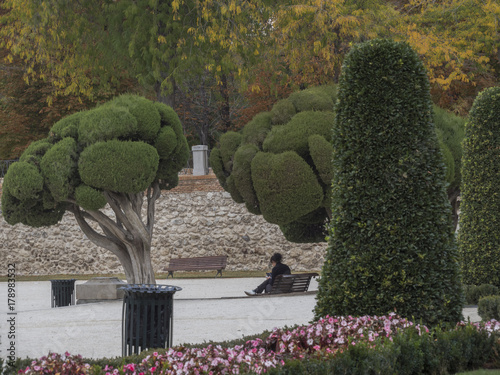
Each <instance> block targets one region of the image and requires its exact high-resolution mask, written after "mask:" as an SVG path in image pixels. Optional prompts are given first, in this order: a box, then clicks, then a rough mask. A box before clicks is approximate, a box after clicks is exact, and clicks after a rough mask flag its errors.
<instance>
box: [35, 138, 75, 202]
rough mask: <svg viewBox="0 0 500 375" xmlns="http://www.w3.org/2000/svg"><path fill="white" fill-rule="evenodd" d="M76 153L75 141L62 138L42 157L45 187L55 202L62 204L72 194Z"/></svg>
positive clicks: (41, 164)
mask: <svg viewBox="0 0 500 375" xmlns="http://www.w3.org/2000/svg"><path fill="white" fill-rule="evenodd" d="M77 160H78V151H77V143H76V141H75V139H73V138H71V137H66V138H63V139H62V140H61V141H59V142H57V143H56V144H55V145H54V146H53V147H51V148H50V150H48V151H47V152H46V153H45V155H44V156H43V157H42V161H41V163H40V169H41V170H43V172H44V173H43V174H44V180H45V181H44V182H45V186H46V187H47V188H48V189H49V191H50V194H51V195H52V196H53V197H54V200H55V201H57V202H62V201H64V200H66V199H67V198H68V196H69V195H70V194H71V193H73V190H74V188H75V186H74V185H75V179H78V176H77V175H76V172H77Z"/></svg>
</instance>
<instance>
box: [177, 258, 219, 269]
mask: <svg viewBox="0 0 500 375" xmlns="http://www.w3.org/2000/svg"><path fill="white" fill-rule="evenodd" d="M226 264H227V255H220V256H207V257H193V258H172V259H170V264H169V266H168V268H171V269H179V270H181V269H185V268H189V269H197V268H200V269H204V268H207V267H209V268H221V269H222V268H226Z"/></svg>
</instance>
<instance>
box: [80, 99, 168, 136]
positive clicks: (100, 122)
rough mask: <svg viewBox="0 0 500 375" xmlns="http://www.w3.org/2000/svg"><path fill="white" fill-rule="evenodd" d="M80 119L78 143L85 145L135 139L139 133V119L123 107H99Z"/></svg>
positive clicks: (84, 114)
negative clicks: (120, 139)
mask: <svg viewBox="0 0 500 375" xmlns="http://www.w3.org/2000/svg"><path fill="white" fill-rule="evenodd" d="M79 119H80V123H79V126H78V141H79V142H80V143H81V144H84V145H91V144H93V143H96V142H99V141H107V140H110V139H115V138H133V137H134V136H135V133H136V132H137V119H136V118H135V117H134V116H133V115H132V114H131V113H130V112H129V111H128V110H127V109H126V108H123V107H117V106H112V105H107V106H102V107H97V108H95V109H92V110H90V111H87V112H83V114H82V115H81V116H80V117H79ZM159 123H160V121H159V119H158V125H159Z"/></svg>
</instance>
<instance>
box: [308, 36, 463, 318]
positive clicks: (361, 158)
mask: <svg viewBox="0 0 500 375" xmlns="http://www.w3.org/2000/svg"><path fill="white" fill-rule="evenodd" d="M338 92H339V93H338V95H339V100H338V105H337V107H336V111H337V117H336V121H335V126H334V127H333V150H334V152H333V176H334V178H333V183H332V186H333V192H332V220H331V222H330V225H331V237H330V242H329V247H328V250H327V255H326V259H325V264H324V266H323V271H322V277H321V280H320V284H319V291H318V303H317V306H316V311H315V312H316V316H318V317H319V316H325V315H354V316H359V315H382V314H387V313H389V312H391V311H394V310H396V311H397V313H398V314H399V315H401V316H404V317H407V318H410V319H413V320H417V321H419V320H422V321H423V322H424V323H426V324H429V325H434V324H437V323H439V322H440V321H450V322H456V321H458V320H460V319H461V317H462V305H463V301H462V288H461V283H460V277H459V265H458V256H457V250H456V244H455V242H454V235H453V233H452V226H451V215H450V213H451V209H450V206H449V203H448V201H447V195H446V181H445V171H444V165H443V161H442V160H443V159H442V155H441V153H440V152H439V147H438V141H437V137H436V132H435V129H434V125H433V123H432V107H431V100H430V94H429V83H428V79H427V75H426V71H425V68H424V66H423V64H422V62H421V61H420V59H419V58H418V55H417V54H416V53H415V52H414V51H413V50H412V49H411V48H410V47H409V46H408V45H407V44H404V43H396V42H392V41H390V40H373V41H369V42H365V43H362V44H359V45H357V46H355V47H353V49H352V50H351V52H350V53H349V54H348V55H347V57H346V59H345V61H344V65H343V69H342V75H341V77H340V81H339V86H338Z"/></svg>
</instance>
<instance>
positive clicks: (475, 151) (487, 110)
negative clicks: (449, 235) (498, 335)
mask: <svg viewBox="0 0 500 375" xmlns="http://www.w3.org/2000/svg"><path fill="white" fill-rule="evenodd" d="M499 128H500V87H493V88H489V89H486V90H484V91H482V92H481V93H480V94H479V95H478V97H477V98H476V100H475V101H474V104H473V105H472V109H471V112H470V116H469V120H468V122H467V123H466V125H465V139H464V143H463V161H462V176H463V181H462V203H461V215H460V230H459V237H458V239H459V248H460V255H461V260H462V269H463V277H464V283H466V284H475V285H479V284H493V285H495V286H497V287H500V232H499V231H498V228H499V226H500V213H499V212H500V194H499V181H500V174H499V169H500V131H499Z"/></svg>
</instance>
